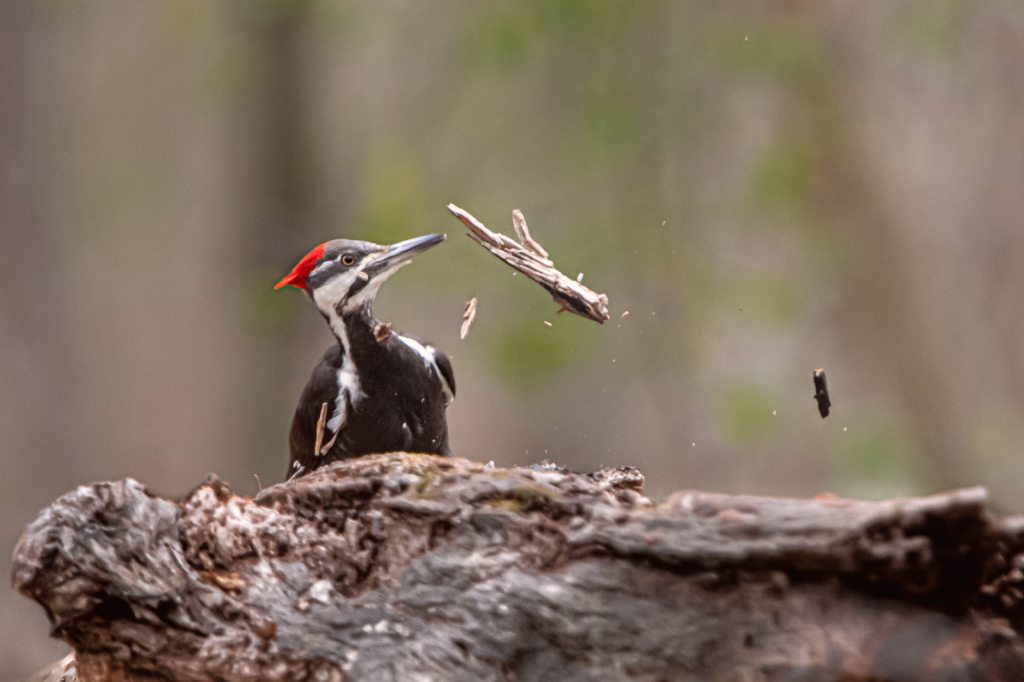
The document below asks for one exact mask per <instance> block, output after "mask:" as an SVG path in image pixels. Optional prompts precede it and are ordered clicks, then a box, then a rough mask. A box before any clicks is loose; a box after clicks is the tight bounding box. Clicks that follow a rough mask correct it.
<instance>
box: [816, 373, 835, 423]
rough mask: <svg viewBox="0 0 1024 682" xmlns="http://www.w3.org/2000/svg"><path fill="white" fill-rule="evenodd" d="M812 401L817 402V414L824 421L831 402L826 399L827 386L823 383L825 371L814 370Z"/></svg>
mask: <svg viewBox="0 0 1024 682" xmlns="http://www.w3.org/2000/svg"><path fill="white" fill-rule="evenodd" d="M814 399H815V400H817V401H818V414H820V415H821V418H822V419H824V418H825V417H827V416H828V411H829V408H831V407H832V401H831V400H829V397H828V385H827V384H826V383H825V370H823V369H816V370H814Z"/></svg>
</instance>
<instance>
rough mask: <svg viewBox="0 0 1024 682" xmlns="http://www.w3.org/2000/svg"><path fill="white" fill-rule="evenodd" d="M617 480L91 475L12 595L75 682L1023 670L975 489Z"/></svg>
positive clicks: (1003, 566) (1001, 559) (390, 458)
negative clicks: (17, 594)
mask: <svg viewBox="0 0 1024 682" xmlns="http://www.w3.org/2000/svg"><path fill="white" fill-rule="evenodd" d="M642 483H643V477H642V476H641V475H640V474H639V472H637V471H636V470H634V469H611V470H603V471H600V472H597V473H595V474H589V475H582V474H574V473H568V472H565V471H564V470H559V469H556V468H554V467H551V466H547V467H541V468H513V469H496V468H493V467H490V466H488V467H484V466H483V465H480V464H475V463H473V462H469V461H467V460H463V459H456V458H451V459H445V458H438V457H432V456H426V455H409V454H402V453H398V454H389V455H377V456H371V457H364V458H361V459H357V460H349V461H342V462H335V463H333V464H331V465H329V466H327V467H325V468H323V469H321V470H318V471H316V472H314V473H312V474H310V475H307V476H304V477H301V478H298V479H295V480H292V481H289V482H286V483H282V484H279V485H275V486H272V487H269V488H266V489H265V490H263V491H262V492H261V493H260V494H259V495H258V496H257V497H256V498H255V499H248V498H244V497H239V496H237V495H234V494H232V492H231V490H230V489H229V487H228V486H227V485H226V484H225V483H223V482H221V481H219V480H217V479H216V478H211V479H209V480H208V481H207V482H206V483H204V484H202V485H201V486H199V487H198V488H197V489H196V490H194V491H193V492H192V493H190V494H189V495H188V496H187V497H186V498H185V499H184V500H182V501H181V502H172V501H168V500H164V499H160V498H158V497H154V496H151V495H150V494H148V493H147V492H146V490H145V489H144V488H143V486H142V485H140V484H139V483H137V482H136V481H134V480H132V479H127V480H124V481H118V482H108V483H97V484H94V485H90V486H82V487H80V488H78V489H77V490H76V491H74V492H71V493H69V494H67V495H65V496H64V497H62V498H60V499H59V500H57V501H56V502H55V503H54V504H53V505H52V506H50V507H49V508H48V509H46V510H44V511H43V512H42V513H41V515H40V516H39V518H38V519H37V520H36V521H35V522H34V523H32V524H31V526H29V528H28V530H27V531H26V533H25V535H24V536H23V537H22V538H21V540H20V542H19V544H18V546H17V548H16V550H15V560H14V568H13V571H12V583H13V585H14V587H15V588H17V589H18V590H20V591H21V592H22V593H23V594H25V595H26V596H28V597H30V598H32V599H35V600H36V601H38V602H39V603H40V604H41V605H42V606H43V608H44V609H45V610H46V612H47V615H48V616H49V618H50V621H51V623H52V625H53V634H54V636H56V637H59V638H61V639H63V640H64V641H66V642H68V643H69V644H70V645H71V646H72V647H73V648H74V651H75V654H76V657H77V661H75V662H76V663H77V673H76V672H75V670H76V669H75V667H74V666H72V665H70V664H69V662H68V661H64V662H62V664H63V667H62V668H61V669H62V670H65V671H67V670H70V671H71V672H70V673H67V675H69V676H66V677H65V679H68V680H71V679H81V680H84V681H87V682H93V681H96V682H98V681H104V682H105V681H108V680H143V679H145V680H153V679H156V680H173V681H176V682H186V681H187V682H213V681H215V680H216V681H220V680H232V681H235V680H281V681H292V680H294V681H300V680H396V681H398V680H553V679H558V680H734V681H737V682H744V681H753V680H844V681H846V682H854V681H857V680H861V681H865V682H866V681H867V680H891V681H893V682H899V681H903V680H907V681H910V680H914V681H920V680H943V681H947V682H949V681H953V680H1007V681H1010V680H1012V681H1014V682H1019V681H1020V680H1022V679H1024V642H1022V641H1021V638H1020V636H1019V635H1018V629H1019V628H1020V627H1021V626H1022V625H1024V606H1022V594H1021V592H1020V589H1019V588H1020V587H1021V586H1022V585H1024V582H1022V581H1024V574H1022V572H1021V571H1022V569H1024V518H1021V517H1007V518H996V517H994V516H992V515H990V514H989V513H988V512H987V511H986V508H985V502H986V493H985V491H984V490H983V489H981V488H974V489H967V490H960V491H956V492H952V493H948V494H943V495H936V496H933V497H926V498H917V499H905V500H890V501H883V502H859V501H851V500H842V499H835V498H834V497H823V498H821V499H814V500H794V499H778V498H763V497H753V496H730V495H718V494H709V493H701V492H679V493H675V494H673V495H672V496H670V497H669V499H668V501H667V502H665V503H663V504H655V503H654V502H652V501H651V500H649V499H648V498H646V497H644V496H643V494H642ZM74 675H77V678H76V677H73V676H74ZM54 679H60V678H54Z"/></svg>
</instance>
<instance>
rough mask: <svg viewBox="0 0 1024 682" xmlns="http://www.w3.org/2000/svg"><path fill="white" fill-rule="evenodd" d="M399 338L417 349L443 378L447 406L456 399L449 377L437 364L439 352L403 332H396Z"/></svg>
mask: <svg viewBox="0 0 1024 682" xmlns="http://www.w3.org/2000/svg"><path fill="white" fill-rule="evenodd" d="M395 336H397V337H398V338H399V340H400V341H401V342H402V343H404V344H405V345H407V346H409V348H412V349H413V350H414V351H416V352H417V353H418V354H419V356H420V357H421V358H423V363H424V364H425V365H426V366H427V367H430V368H433V370H434V373H435V374H437V378H438V379H440V380H441V391H442V392H443V393H444V404H445V405H446V406H447V405H448V404H450V403H451V402H452V401H453V400H455V393H454V392H452V387H451V386H449V385H448V381H447V379H445V378H444V375H443V374H441V369H440V368H439V367H438V366H437V352H436V351H435V350H434V349H433V348H428V347H427V346H424V345H423V344H422V343H420V342H419V341H417V340H416V339H410V338H409V337H407V336H402V335H401V334H395Z"/></svg>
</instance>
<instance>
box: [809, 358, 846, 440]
mask: <svg viewBox="0 0 1024 682" xmlns="http://www.w3.org/2000/svg"><path fill="white" fill-rule="evenodd" d="M814 399H815V400H817V401H818V414H820V415H821V418H822V419H824V418H825V417H827V416H828V411H829V408H831V407H832V401H831V400H829V397H828V385H827V384H826V383H825V370H823V369H816V370H814ZM844 431H845V429H844Z"/></svg>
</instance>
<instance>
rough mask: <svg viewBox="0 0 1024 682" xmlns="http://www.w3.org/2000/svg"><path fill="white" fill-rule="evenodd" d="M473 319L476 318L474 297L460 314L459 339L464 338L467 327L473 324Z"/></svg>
mask: <svg viewBox="0 0 1024 682" xmlns="http://www.w3.org/2000/svg"><path fill="white" fill-rule="evenodd" d="M474 318H476V296H474V297H473V299H472V300H471V301H469V303H467V304H466V310H465V311H463V313H462V331H460V332H459V338H460V339H464V338H466V334H468V333H469V325H471V324H473V320H474Z"/></svg>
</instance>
